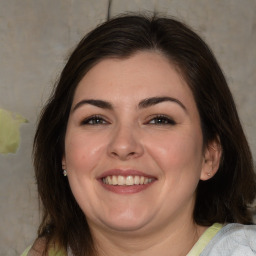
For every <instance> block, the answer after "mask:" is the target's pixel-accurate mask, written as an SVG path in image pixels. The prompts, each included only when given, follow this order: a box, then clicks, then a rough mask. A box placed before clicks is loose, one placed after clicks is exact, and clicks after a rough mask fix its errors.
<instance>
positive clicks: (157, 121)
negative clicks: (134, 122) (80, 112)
mask: <svg viewBox="0 0 256 256" xmlns="http://www.w3.org/2000/svg"><path fill="white" fill-rule="evenodd" d="M152 121H154V123H152ZM106 124H109V122H107V121H106V120H105V119H104V118H103V117H101V116H98V115H95V116H90V117H88V118H86V119H84V120H83V121H82V122H81V125H106ZM145 124H150V125H175V124H176V122H175V121H174V120H173V119H171V118H170V117H167V116H165V115H156V116H154V117H153V118H151V119H150V120H149V121H147V122H146V123H145Z"/></svg>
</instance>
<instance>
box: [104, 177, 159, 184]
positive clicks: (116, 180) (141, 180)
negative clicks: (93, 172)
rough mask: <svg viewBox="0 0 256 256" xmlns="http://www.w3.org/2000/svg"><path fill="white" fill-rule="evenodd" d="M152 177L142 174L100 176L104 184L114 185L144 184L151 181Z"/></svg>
mask: <svg viewBox="0 0 256 256" xmlns="http://www.w3.org/2000/svg"><path fill="white" fill-rule="evenodd" d="M153 180H154V179H153V178H147V177H144V176H138V175H136V176H132V175H129V176H122V175H118V176H116V175H111V176H107V177H104V178H102V181H103V183H104V184H107V185H114V186H133V185H145V184H149V183H151V182H153Z"/></svg>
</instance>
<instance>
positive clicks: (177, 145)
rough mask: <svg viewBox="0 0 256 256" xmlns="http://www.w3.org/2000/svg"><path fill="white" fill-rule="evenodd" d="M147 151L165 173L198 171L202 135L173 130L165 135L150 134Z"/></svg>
mask: <svg viewBox="0 0 256 256" xmlns="http://www.w3.org/2000/svg"><path fill="white" fill-rule="evenodd" d="M149 139H150V140H151V142H152V141H154V142H153V143H147V148H148V151H149V152H150V154H151V156H152V157H153V158H154V159H155V161H156V162H157V164H158V165H159V166H160V168H161V169H162V170H163V171H164V172H165V175H168V173H170V174H172V175H173V174H174V173H177V175H185V174H186V175H187V174H190V173H192V174H193V173H194V172H196V171H198V172H200V170H201V163H202V136H201V134H200V133H199V132H183V133H182V132H177V133H175V132H173V133H169V134H166V136H151V137H150V138H149Z"/></svg>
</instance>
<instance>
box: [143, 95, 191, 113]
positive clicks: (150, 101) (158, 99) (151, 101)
mask: <svg viewBox="0 0 256 256" xmlns="http://www.w3.org/2000/svg"><path fill="white" fill-rule="evenodd" d="M166 101H170V102H174V103H177V104H178V105H179V106H180V107H181V108H183V110H185V112H187V109H186V107H185V105H184V104H183V103H182V102H181V101H179V100H178V99H175V98H172V97H167V96H164V97H152V98H147V99H144V100H142V101H141V102H140V103H139V108H148V107H151V106H153V105H156V104H159V103H162V102H166Z"/></svg>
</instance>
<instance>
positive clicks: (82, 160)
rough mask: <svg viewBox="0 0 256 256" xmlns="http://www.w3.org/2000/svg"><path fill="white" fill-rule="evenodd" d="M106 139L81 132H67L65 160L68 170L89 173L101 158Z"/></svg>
mask: <svg viewBox="0 0 256 256" xmlns="http://www.w3.org/2000/svg"><path fill="white" fill-rule="evenodd" d="M103 146H104V140H103V139H102V138H101V137H99V136H94V137H93V138H92V137H91V136H85V135H84V134H82V133H81V134H79V133H76V134H74V133H70V134H67V136H66V140H65V160H66V166H67V169H68V170H72V172H75V173H77V174H79V173H80V174H87V173H88V172H90V170H92V169H93V168H94V167H95V165H96V164H97V162H98V161H99V159H100V155H101V152H102V150H103Z"/></svg>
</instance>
